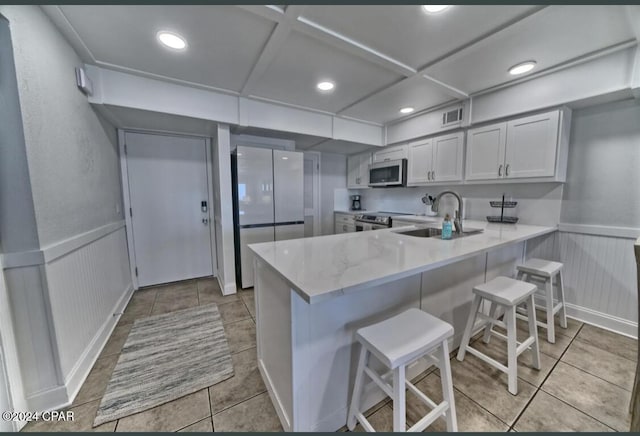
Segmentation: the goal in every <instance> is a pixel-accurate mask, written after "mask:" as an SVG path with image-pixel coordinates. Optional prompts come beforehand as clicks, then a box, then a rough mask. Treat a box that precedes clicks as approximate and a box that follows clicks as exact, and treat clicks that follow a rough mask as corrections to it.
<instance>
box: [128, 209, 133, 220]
mask: <svg viewBox="0 0 640 436" xmlns="http://www.w3.org/2000/svg"><path fill="white" fill-rule="evenodd" d="M129 216H130V217H132V218H133V209H131V208H129Z"/></svg>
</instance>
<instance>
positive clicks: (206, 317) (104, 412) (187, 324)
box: [93, 304, 233, 427]
mask: <svg viewBox="0 0 640 436" xmlns="http://www.w3.org/2000/svg"><path fill="white" fill-rule="evenodd" d="M232 375H233V364H232V361H231V354H230V353H229V346H228V344H227V339H226V337H225V335H224V329H223V327H222V320H221V319H220V313H219V312H218V306H217V305H215V304H209V305H206V306H199V307H194V308H191V309H185V310H178V311H175V312H170V313H166V314H163V315H156V316H150V317H148V318H142V319H139V320H137V321H136V322H135V323H134V324H133V327H132V328H131V332H130V333H129V336H128V338H127V341H126V342H125V344H124V347H123V348H122V352H121V354H120V357H119V358H118V362H117V364H116V367H115V369H114V370H113V373H112V374H111V379H110V380H109V384H108V385H107V389H106V391H105V394H104V396H103V397H102V402H101V403H100V407H99V408H98V412H97V414H96V418H95V420H94V422H93V425H94V427H95V426H98V425H100V424H103V423H105V422H109V421H114V420H116V419H119V418H123V417H125V416H128V415H132V414H134V413H138V412H142V411H143V410H147V409H150V408H152V407H155V406H159V405H160V404H164V403H167V402H169V401H172V400H175V399H177V398H180V397H183V396H185V395H188V394H191V393H193V392H196V391H199V390H200V389H204V388H206V387H208V386H211V385H214V384H216V383H218V382H221V381H223V380H226V379H228V378H229V377H231V376H232Z"/></svg>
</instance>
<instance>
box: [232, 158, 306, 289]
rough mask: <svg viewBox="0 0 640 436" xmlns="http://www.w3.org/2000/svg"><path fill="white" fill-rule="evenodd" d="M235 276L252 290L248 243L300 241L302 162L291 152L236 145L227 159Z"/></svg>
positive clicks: (301, 230) (301, 234)
mask: <svg viewBox="0 0 640 436" xmlns="http://www.w3.org/2000/svg"><path fill="white" fill-rule="evenodd" d="M231 163H232V180H233V201H234V205H233V206H234V207H233V212H234V236H235V247H236V276H237V279H238V282H239V283H240V285H241V287H242V288H243V289H244V288H250V287H252V286H253V255H252V254H251V251H250V250H249V248H248V245H249V244H255V243H258V242H269V241H281V240H285V239H296V238H302V237H304V199H303V195H304V191H303V190H304V160H303V154H302V153H300V152H295V151H284V150H272V149H269V148H261V147H247V146H238V147H237V148H236V150H235V151H234V152H233V154H232V156H231Z"/></svg>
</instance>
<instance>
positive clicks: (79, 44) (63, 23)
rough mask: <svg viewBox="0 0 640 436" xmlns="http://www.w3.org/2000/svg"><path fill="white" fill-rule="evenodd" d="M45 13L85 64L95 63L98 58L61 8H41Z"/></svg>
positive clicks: (48, 6)
mask: <svg viewBox="0 0 640 436" xmlns="http://www.w3.org/2000/svg"><path fill="white" fill-rule="evenodd" d="M40 7H41V8H42V10H43V11H44V13H45V14H46V15H47V16H48V17H49V18H50V19H51V21H53V23H54V24H55V25H56V26H57V27H58V29H59V30H60V32H62V34H63V35H64V36H65V37H66V38H67V40H68V41H69V43H70V44H71V46H72V47H73V48H74V49H75V51H76V53H78V56H79V57H80V59H81V60H82V61H83V62H85V63H95V62H96V58H95V56H94V55H93V53H91V50H89V47H87V45H86V44H85V43H84V41H83V40H82V38H80V35H79V34H78V32H77V31H76V29H75V28H74V27H73V25H72V24H71V22H70V21H69V19H68V18H67V16H66V15H65V14H64V12H62V9H60V6H54V5H42V6H40Z"/></svg>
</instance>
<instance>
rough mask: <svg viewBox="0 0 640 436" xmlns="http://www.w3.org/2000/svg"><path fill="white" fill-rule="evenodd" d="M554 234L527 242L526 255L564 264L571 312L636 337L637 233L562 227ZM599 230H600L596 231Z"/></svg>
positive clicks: (583, 319) (563, 225)
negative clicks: (635, 245)
mask: <svg viewBox="0 0 640 436" xmlns="http://www.w3.org/2000/svg"><path fill="white" fill-rule="evenodd" d="M560 228H561V229H571V230H572V231H559V232H556V233H553V234H551V235H547V236H543V237H540V238H536V239H534V240H531V241H529V242H528V243H527V258H531V257H540V258H543V259H550V260H556V261H560V262H562V263H564V268H565V269H564V272H563V277H564V280H565V298H566V302H567V314H568V315H569V316H571V317H573V318H576V319H579V320H581V321H584V322H587V323H590V324H594V325H597V326H599V327H603V328H606V329H609V330H613V331H616V332H619V333H622V334H625V335H628V336H633V337H637V336H638V303H637V301H638V300H637V299H638V296H637V289H636V283H637V278H636V274H637V271H636V265H635V259H634V252H633V244H634V239H633V237H632V234H633V232H631V233H627V234H628V236H627V234H625V237H619V236H612V235H616V234H620V232H618V231H617V229H613V231H608V230H607V229H606V228H599V230H596V229H595V228H594V226H589V228H588V229H582V226H577V225H565V224H561V225H560ZM596 231H597V232H598V233H600V234H595V233H596Z"/></svg>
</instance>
